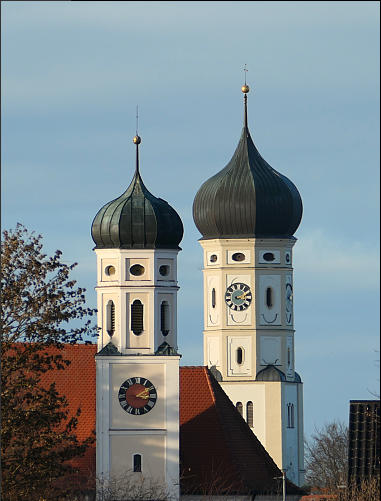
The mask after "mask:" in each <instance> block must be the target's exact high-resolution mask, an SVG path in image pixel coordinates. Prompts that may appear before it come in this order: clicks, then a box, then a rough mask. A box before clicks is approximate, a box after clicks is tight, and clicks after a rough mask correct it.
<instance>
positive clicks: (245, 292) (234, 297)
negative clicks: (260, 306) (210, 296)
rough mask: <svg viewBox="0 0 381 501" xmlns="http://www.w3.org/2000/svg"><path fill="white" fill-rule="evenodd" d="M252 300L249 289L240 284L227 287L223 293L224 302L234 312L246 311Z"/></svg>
mask: <svg viewBox="0 0 381 501" xmlns="http://www.w3.org/2000/svg"><path fill="white" fill-rule="evenodd" d="M252 299H253V296H252V293H251V290H250V287H249V286H248V285H246V284H243V283H240V282H237V283H234V284H231V285H229V287H228V288H227V289H226V292H225V302H226V304H227V305H228V306H229V308H230V309H232V310H234V311H243V310H246V308H248V307H249V306H250V303H251V301H252Z"/></svg>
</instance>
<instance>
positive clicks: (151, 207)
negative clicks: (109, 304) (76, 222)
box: [91, 135, 183, 249]
mask: <svg viewBox="0 0 381 501" xmlns="http://www.w3.org/2000/svg"><path fill="white" fill-rule="evenodd" d="M133 142H134V144H136V170H135V174H134V176H133V178H132V181H131V183H130V185H129V187H128V188H127V190H126V191H125V192H124V193H123V194H122V195H121V196H120V197H119V198H116V199H115V200H112V201H111V202H109V203H108V204H106V205H105V206H104V207H102V208H101V209H100V210H99V212H98V213H97V215H96V216H95V218H94V221H93V224H92V227H91V235H92V237H93V240H94V242H95V244H96V248H97V249H115V248H116V249H156V248H161V249H178V248H179V243H180V241H181V239H182V237H183V224H182V222H181V219H180V216H179V215H178V214H177V212H176V211H175V210H174V209H173V208H172V207H171V206H170V205H169V204H168V203H167V202H166V201H165V200H163V199H161V198H156V197H155V196H154V195H152V193H150V192H149V191H148V189H147V188H146V187H145V185H144V183H143V180H142V178H141V175H140V172H139V144H140V143H141V138H140V137H139V136H138V135H136V136H135V137H134V139H133Z"/></svg>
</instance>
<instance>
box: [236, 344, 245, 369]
mask: <svg viewBox="0 0 381 501" xmlns="http://www.w3.org/2000/svg"><path fill="white" fill-rule="evenodd" d="M236 353H237V364H238V365H241V364H242V363H243V349H242V348H237V352H236Z"/></svg>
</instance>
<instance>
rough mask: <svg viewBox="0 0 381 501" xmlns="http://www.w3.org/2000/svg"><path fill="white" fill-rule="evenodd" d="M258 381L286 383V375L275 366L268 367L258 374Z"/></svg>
mask: <svg viewBox="0 0 381 501" xmlns="http://www.w3.org/2000/svg"><path fill="white" fill-rule="evenodd" d="M255 380H256V381H286V376H285V375H284V373H283V372H282V371H281V370H280V369H278V368H277V367H275V366H274V365H268V366H267V367H265V368H264V369H262V370H261V371H259V372H258V374H257V377H256V378H255Z"/></svg>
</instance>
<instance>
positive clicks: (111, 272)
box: [105, 266, 115, 277]
mask: <svg viewBox="0 0 381 501" xmlns="http://www.w3.org/2000/svg"><path fill="white" fill-rule="evenodd" d="M105 273H106V275H107V276H108V277H111V276H112V275H115V267H114V266H106V269H105Z"/></svg>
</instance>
